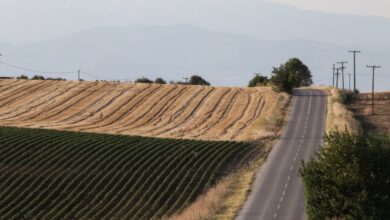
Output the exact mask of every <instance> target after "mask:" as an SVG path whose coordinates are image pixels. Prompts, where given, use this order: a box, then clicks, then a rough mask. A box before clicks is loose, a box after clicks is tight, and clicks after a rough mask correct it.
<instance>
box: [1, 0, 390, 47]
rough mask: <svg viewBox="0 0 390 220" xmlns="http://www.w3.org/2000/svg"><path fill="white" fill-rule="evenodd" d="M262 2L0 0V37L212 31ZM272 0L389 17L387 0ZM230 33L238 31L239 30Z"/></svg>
mask: <svg viewBox="0 0 390 220" xmlns="http://www.w3.org/2000/svg"><path fill="white" fill-rule="evenodd" d="M264 1H265V0H264ZM264 1H263V0H212V1H210V0H196V1H183V0H164V1H162V0H34V1H32V0H1V4H0V15H1V19H0V30H1V32H0V41H6V42H10V43H16V44H18V43H23V42H31V41H38V40H45V39H51V38H53V37H57V36H62V35H64V34H70V33H73V32H77V31H81V30H84V29H88V28H92V27H98V26H104V25H120V26H123V25H133V24H155V25H171V24H178V23H189V24H193V25H197V26H207V28H209V29H210V28H211V29H212V28H213V27H214V26H215V27H218V26H219V25H220V24H221V22H222V23H223V20H224V17H226V16H229V17H230V18H231V17H233V18H237V20H240V19H241V18H243V17H245V16H247V15H248V14H255V13H256V10H258V9H259V8H260V7H262V6H264V4H271V3H270V2H269V1H267V2H264ZM274 1H276V2H279V3H286V4H291V5H294V6H297V7H301V8H309V9H315V10H320V11H321V10H322V11H334V12H339V13H349V14H370V15H378V16H387V17H389V18H390V13H388V12H390V1H389V0H327V1H324V0H274ZM247 12H251V13H247ZM202 24H204V25H202ZM233 25H234V24H233ZM232 32H237V33H239V32H240V30H232Z"/></svg>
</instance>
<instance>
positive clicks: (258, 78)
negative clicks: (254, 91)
mask: <svg viewBox="0 0 390 220" xmlns="http://www.w3.org/2000/svg"><path fill="white" fill-rule="evenodd" d="M267 83H268V77H267V76H263V75H261V74H258V73H256V75H255V77H253V79H251V81H249V85H248V87H255V86H266V85H267Z"/></svg>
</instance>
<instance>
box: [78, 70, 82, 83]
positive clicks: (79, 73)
mask: <svg viewBox="0 0 390 220" xmlns="http://www.w3.org/2000/svg"><path fill="white" fill-rule="evenodd" d="M80 75H81V70H78V71H77V79H78V81H80V80H81V76H80Z"/></svg>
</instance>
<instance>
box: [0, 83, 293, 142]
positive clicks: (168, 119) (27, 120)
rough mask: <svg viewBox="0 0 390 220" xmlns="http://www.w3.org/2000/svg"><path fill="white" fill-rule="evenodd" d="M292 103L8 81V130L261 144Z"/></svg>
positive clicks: (256, 93)
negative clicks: (253, 141) (28, 128)
mask: <svg viewBox="0 0 390 220" xmlns="http://www.w3.org/2000/svg"><path fill="white" fill-rule="evenodd" d="M288 103H289V97H288V96H287V95H285V94H278V93H275V92H273V91H272V90H271V89H270V88H236V87H207V86H184V85H159V84H130V83H114V82H76V81H40V80H0V126H18V127H30V128H49V129H59V130H72V131H88V132H98V133H111V134H126V135H141V136H155V137H169V138H189V139H201V140H253V139H257V138H261V137H264V136H269V135H274V134H275V132H277V130H278V129H276V128H275V127H279V126H276V125H279V124H280V123H281V117H282V115H283V112H285V111H284V108H286V107H287V104H288Z"/></svg>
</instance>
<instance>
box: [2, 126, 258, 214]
mask: <svg viewBox="0 0 390 220" xmlns="http://www.w3.org/2000/svg"><path fill="white" fill-rule="evenodd" d="M0 139H1V142H0V197H1V202H0V216H1V219H137V220H138V219H151V218H153V219H155V218H160V217H163V216H169V215H170V214H173V213H175V212H177V211H180V210H182V209H183V208H185V207H187V206H188V205H189V204H190V203H191V202H193V201H194V199H196V198H197V196H199V195H200V194H201V193H203V192H204V191H205V189H207V188H208V187H210V186H212V185H213V184H215V183H216V181H218V179H219V178H220V177H222V176H223V175H224V174H225V173H226V172H229V171H230V170H232V169H234V168H235V167H237V166H238V164H239V162H240V160H242V159H243V158H244V157H245V156H246V155H248V154H249V153H251V152H253V151H254V150H256V147H254V146H253V145H251V144H248V143H240V142H222V141H220V142H211V141H196V140H192V141H191V140H174V139H160V138H147V137H137V136H116V135H115V136H114V135H106V134H93V133H76V132H67V131H53V130H41V129H25V128H10V127H8V128H4V127H3V128H0Z"/></svg>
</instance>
